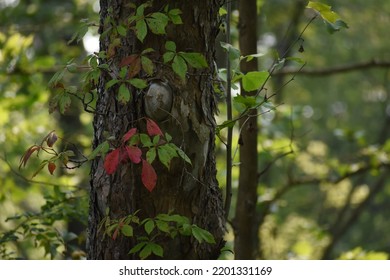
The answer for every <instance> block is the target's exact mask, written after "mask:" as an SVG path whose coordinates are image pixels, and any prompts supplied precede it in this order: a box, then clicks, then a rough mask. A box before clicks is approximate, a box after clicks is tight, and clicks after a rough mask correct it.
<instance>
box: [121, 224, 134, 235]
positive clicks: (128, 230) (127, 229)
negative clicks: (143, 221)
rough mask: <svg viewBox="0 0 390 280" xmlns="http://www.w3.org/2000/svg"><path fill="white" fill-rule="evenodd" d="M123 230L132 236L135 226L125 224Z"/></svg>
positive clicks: (124, 233)
mask: <svg viewBox="0 0 390 280" xmlns="http://www.w3.org/2000/svg"><path fill="white" fill-rule="evenodd" d="M121 232H122V234H123V235H124V236H128V237H132V236H133V227H132V226H130V225H123V227H122V228H121Z"/></svg>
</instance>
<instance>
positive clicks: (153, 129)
mask: <svg viewBox="0 0 390 280" xmlns="http://www.w3.org/2000/svg"><path fill="white" fill-rule="evenodd" d="M146 130H147V132H148V135H149V136H155V135H160V136H164V134H163V133H162V131H161V129H160V127H159V126H158V125H157V124H156V123H155V122H154V121H153V120H152V119H149V118H147V119H146Z"/></svg>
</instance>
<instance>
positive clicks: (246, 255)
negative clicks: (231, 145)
mask: <svg viewBox="0 0 390 280" xmlns="http://www.w3.org/2000/svg"><path fill="white" fill-rule="evenodd" d="M239 12H240V21H239V29H240V36H239V44H240V50H241V55H243V56H245V55H249V54H254V53H257V38H256V36H257V32H256V27H257V22H256V18H257V9H256V0H247V1H240V2H239ZM241 71H242V72H243V73H246V72H249V71H257V61H256V60H255V59H254V60H251V61H250V62H244V61H243V62H242V63H241ZM255 93H256V92H245V91H243V90H242V95H244V96H245V95H251V94H252V95H253V94H255ZM240 129H241V135H240V163H241V164H240V178H239V186H238V193H237V201H238V202H237V207H236V214H235V218H234V223H233V226H234V232H235V239H234V250H235V258H236V259H254V258H255V252H256V247H255V245H256V244H257V242H256V240H257V228H256V226H255V221H256V202H257V172H258V168H257V166H258V164H257V132H258V127H257V110H256V109H252V110H250V111H249V117H245V118H243V119H242V120H241V121H240Z"/></svg>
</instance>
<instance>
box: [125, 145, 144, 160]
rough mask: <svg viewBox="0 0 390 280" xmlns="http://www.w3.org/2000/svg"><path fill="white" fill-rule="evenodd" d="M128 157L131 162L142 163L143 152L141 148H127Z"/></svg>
mask: <svg viewBox="0 0 390 280" xmlns="http://www.w3.org/2000/svg"><path fill="white" fill-rule="evenodd" d="M125 148H126V152H127V155H128V156H129V158H130V160H131V161H132V162H134V163H140V162H141V156H142V151H141V149H140V148H138V147H136V146H125Z"/></svg>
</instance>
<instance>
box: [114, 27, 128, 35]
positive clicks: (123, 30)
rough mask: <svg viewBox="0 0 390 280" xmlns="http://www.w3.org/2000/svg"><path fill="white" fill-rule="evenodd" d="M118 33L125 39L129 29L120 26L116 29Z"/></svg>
mask: <svg viewBox="0 0 390 280" xmlns="http://www.w3.org/2000/svg"><path fill="white" fill-rule="evenodd" d="M116 31H118V34H119V35H121V36H123V37H125V36H126V34H127V29H126V27H124V26H123V25H118V26H117V27H116Z"/></svg>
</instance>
